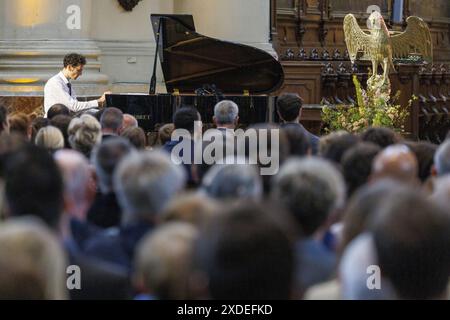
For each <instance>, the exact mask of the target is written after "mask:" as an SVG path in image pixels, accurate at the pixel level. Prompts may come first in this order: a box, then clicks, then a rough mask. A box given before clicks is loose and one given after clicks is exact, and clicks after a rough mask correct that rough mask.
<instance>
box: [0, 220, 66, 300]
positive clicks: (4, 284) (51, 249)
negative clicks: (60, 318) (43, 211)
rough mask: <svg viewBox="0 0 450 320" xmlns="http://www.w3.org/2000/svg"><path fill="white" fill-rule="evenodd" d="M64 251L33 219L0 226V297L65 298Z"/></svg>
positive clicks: (49, 232)
mask: <svg viewBox="0 0 450 320" xmlns="http://www.w3.org/2000/svg"><path fill="white" fill-rule="evenodd" d="M66 266H67V262H66V257H65V255H64V251H63V249H62V247H61V246H60V244H59V243H58V240H57V239H56V237H54V236H53V234H52V233H51V231H50V229H48V228H47V227H45V226H44V225H43V224H42V223H41V222H39V221H38V220H34V219H33V218H22V219H18V220H14V221H7V222H5V223H3V224H1V225H0V299H45V300H62V299H66V298H67V297H68V296H67V287H66V281H65V277H66V272H65V268H66Z"/></svg>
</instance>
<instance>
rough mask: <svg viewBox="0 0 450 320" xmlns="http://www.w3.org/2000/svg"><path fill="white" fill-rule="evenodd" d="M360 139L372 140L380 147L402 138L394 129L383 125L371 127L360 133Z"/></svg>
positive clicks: (394, 142) (395, 142)
mask: <svg viewBox="0 0 450 320" xmlns="http://www.w3.org/2000/svg"><path fill="white" fill-rule="evenodd" d="M361 140H362V141H365V142H372V143H374V144H376V145H378V146H380V147H381V148H383V149H384V148H386V147H388V146H390V145H393V144H397V143H399V142H400V141H401V140H402V138H401V136H400V135H398V134H397V133H396V132H395V131H394V130H392V129H389V128H384V127H371V128H368V129H367V130H366V131H364V132H363V133H362V134H361Z"/></svg>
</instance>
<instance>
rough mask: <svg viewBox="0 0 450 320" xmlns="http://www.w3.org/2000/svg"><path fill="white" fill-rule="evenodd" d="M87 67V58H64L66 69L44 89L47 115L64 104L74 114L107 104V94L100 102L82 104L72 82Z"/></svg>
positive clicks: (72, 56) (75, 54)
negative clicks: (55, 107)
mask: <svg viewBox="0 0 450 320" xmlns="http://www.w3.org/2000/svg"><path fill="white" fill-rule="evenodd" d="M85 65H86V58H85V57H84V56H82V55H80V54H77V53H70V54H68V55H66V56H65V57H64V69H63V70H62V71H61V72H60V73H58V74H57V75H55V76H54V77H52V78H51V79H50V80H48V81H47V83H46V84H45V88H44V108H45V114H47V112H48V110H49V109H50V108H51V107H52V106H53V105H55V104H63V105H65V106H67V107H68V108H69V109H70V111H72V112H80V111H83V110H88V109H95V108H99V107H102V106H103V104H104V103H105V100H106V98H105V95H107V94H110V93H111V92H105V93H104V94H103V96H102V97H101V98H100V99H98V100H92V101H87V102H81V101H78V100H77V96H76V94H75V92H74V90H73V88H72V84H71V83H70V80H76V79H78V77H80V76H81V75H82V73H83V68H84V66H85Z"/></svg>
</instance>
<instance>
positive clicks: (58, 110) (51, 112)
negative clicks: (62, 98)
mask: <svg viewBox="0 0 450 320" xmlns="http://www.w3.org/2000/svg"><path fill="white" fill-rule="evenodd" d="M59 115H63V116H70V110H69V108H67V107H66V106H65V105H63V104H59V103H58V104H55V105H53V106H51V108H50V109H48V111H47V118H48V119H50V120H51V119H53V118H54V117H56V116H59Z"/></svg>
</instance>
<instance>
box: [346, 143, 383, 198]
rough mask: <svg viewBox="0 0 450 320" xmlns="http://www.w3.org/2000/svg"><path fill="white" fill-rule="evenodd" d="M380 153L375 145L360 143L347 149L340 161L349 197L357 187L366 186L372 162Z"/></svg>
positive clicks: (379, 149)
mask: <svg viewBox="0 0 450 320" xmlns="http://www.w3.org/2000/svg"><path fill="white" fill-rule="evenodd" d="M380 151H381V148H380V147H378V146H377V145H376V144H373V143H368V142H362V143H358V144H356V145H355V146H353V147H351V148H350V149H348V150H347V151H346V152H345V153H344V155H343V156H342V159H341V167H342V173H343V174H344V178H345V182H346V185H347V195H348V196H349V197H350V196H351V195H352V194H353V193H354V192H355V191H356V190H357V189H358V188H359V187H361V186H362V185H364V184H366V183H367V181H368V180H369V177H370V173H371V171H372V162H373V160H374V159H375V157H376V156H377V154H378V153H379V152H380Z"/></svg>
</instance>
